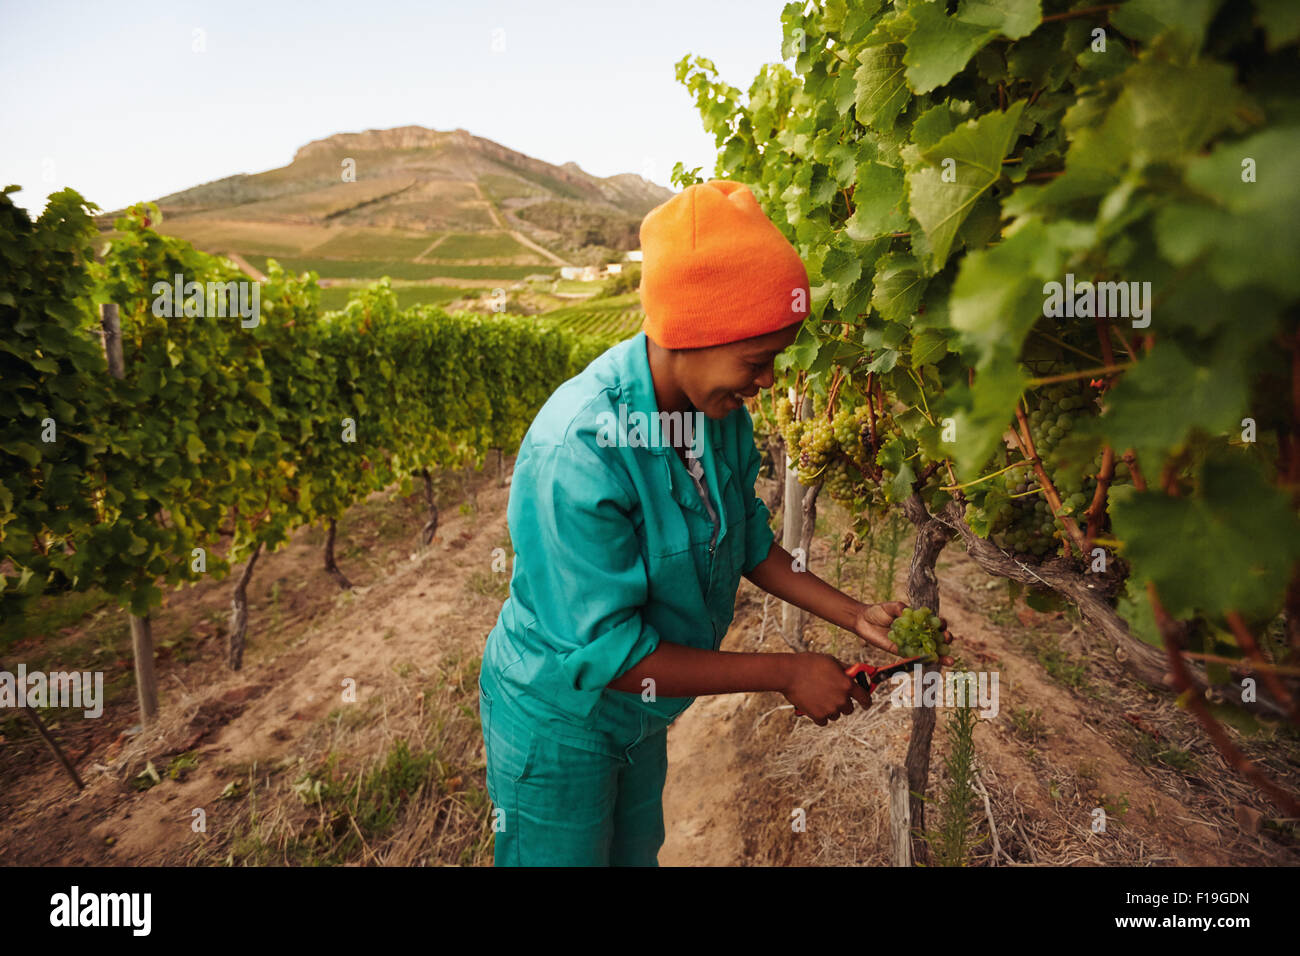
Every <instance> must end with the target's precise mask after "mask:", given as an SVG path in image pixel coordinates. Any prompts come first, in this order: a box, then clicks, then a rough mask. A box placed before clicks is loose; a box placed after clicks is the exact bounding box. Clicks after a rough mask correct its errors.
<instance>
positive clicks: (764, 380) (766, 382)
mask: <svg viewBox="0 0 1300 956" xmlns="http://www.w3.org/2000/svg"><path fill="white" fill-rule="evenodd" d="M774 381H776V375H775V374H774V369H773V367H772V366H771V365H769V366H768V367H767V368H765V369H763V374H762V375H760V376H759V377H758V381H757V383H756V384H757V385H758V387H759V388H771V387H772V383H773V382H774Z"/></svg>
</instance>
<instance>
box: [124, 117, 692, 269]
mask: <svg viewBox="0 0 1300 956" xmlns="http://www.w3.org/2000/svg"><path fill="white" fill-rule="evenodd" d="M345 177H346V178H345ZM349 178H350V179H351V180H352V181H348V179H349ZM673 195H674V193H673V192H672V191H670V190H668V189H665V188H663V187H662V186H658V185H656V184H654V183H651V182H649V181H648V180H645V179H643V178H642V177H640V176H637V175H634V174H631V173H622V174H619V175H616V176H609V177H604V178H602V177H598V176H593V175H591V174H590V173H587V172H585V171H584V170H583V169H582V168H581V167H580V166H578V164H577V163H574V162H567V163H564V164H563V165H560V166H556V165H553V164H551V163H547V162H543V161H542V160H539V159H534V158H533V157H531V156H527V155H525V154H524V153H520V152H518V151H516V150H513V149H509V148H507V147H505V146H502V145H501V144H499V143H495V142H493V141H492V140H489V139H484V138H483V137H481V136H474V135H473V134H471V133H469V132H468V131H466V130H463V129H455V130H451V131H446V132H444V131H439V130H432V129H425V128H424V127H421V126H403V127H399V128H397V129H388V130H367V131H365V132H362V133H338V134H336V135H334V136H329V137H327V138H325V139H320V140H316V141H314V142H310V143H308V144H306V145H305V146H303V147H302V148H300V149H299V150H298V151H297V153H296V154H295V155H294V158H293V161H292V162H291V163H289V164H288V165H287V166H283V167H281V168H279V169H272V170H268V171H266V172H262V173H255V174H253V175H235V176H227V177H226V178H224V179H218V180H215V181H213V182H210V183H204V184H203V185H200V186H195V187H193V188H190V189H186V190H183V191H181V192H178V193H172V194H171V195H168V196H163V197H162V198H161V199H158V200H157V203H158V205H159V208H160V209H161V211H162V214H163V217H162V218H163V225H162V227H161V228H162V231H164V232H167V233H170V234H173V235H178V236H181V237H182V238H185V239H188V240H190V241H191V242H193V243H194V244H195V245H196V246H198V247H199V248H201V249H205V250H206V251H209V252H217V253H236V254H242V255H247V256H250V257H257V256H273V257H279V258H284V257H307V258H308V259H310V260H311V261H313V262H316V261H317V260H326V261H327V263H328V261H332V260H351V261H356V260H372V261H380V260H383V261H388V262H392V261H399V262H406V263H414V264H421V263H424V264H428V265H429V266H433V265H437V264H438V263H443V264H451V263H455V264H459V265H460V266H462V267H466V266H476V267H480V268H486V267H489V266H493V265H496V266H503V267H512V268H515V269H516V271H518V270H524V271H526V268H525V267H526V266H529V265H548V266H551V267H553V266H554V265H556V264H560V263H567V262H568V261H570V259H573V260H576V261H581V260H583V259H584V255H583V254H584V253H586V254H587V255H586V256H585V258H591V256H592V255H594V254H596V253H598V252H599V253H603V252H605V251H607V250H612V251H618V250H630V249H636V248H637V247H638V246H639V242H638V230H639V227H640V223H641V219H642V218H643V217H644V216H645V214H646V213H647V212H648V211H649V210H651V209H653V208H654V207H655V206H657V205H659V204H660V203H662V202H664V201H665V200H667V199H669V198H671V197H672V196H673ZM113 218H114V214H108V215H106V216H104V217H101V224H103V225H105V226H107V225H111V222H112V219H113ZM427 271H428V269H426V270H425V272H427ZM434 271H436V270H434ZM339 272H340V274H342V275H347V274H350V273H349V270H348V268H340V270H339ZM353 272H355V270H353ZM321 274H322V275H325V274H327V273H326V272H325V271H322V272H321ZM453 274H454V273H453ZM412 277H415V276H414V274H412Z"/></svg>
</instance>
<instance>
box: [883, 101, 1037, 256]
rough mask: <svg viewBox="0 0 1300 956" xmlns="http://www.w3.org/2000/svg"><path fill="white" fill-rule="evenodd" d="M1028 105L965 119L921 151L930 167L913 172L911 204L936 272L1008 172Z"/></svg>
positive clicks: (909, 184) (909, 185) (1018, 104)
mask: <svg viewBox="0 0 1300 956" xmlns="http://www.w3.org/2000/svg"><path fill="white" fill-rule="evenodd" d="M1024 105H1025V103H1024V101H1023V100H1019V101H1017V102H1015V103H1013V104H1012V105H1011V106H1010V107H1009V108H1008V109H1007V111H1006V112H1005V113H987V114H985V115H984V116H981V117H979V118H978V119H974V120H970V121H968V122H966V123H963V124H962V125H961V126H959V127H957V128H956V129H955V130H953V131H952V132H951V133H949V134H948V135H947V136H945V137H943V138H942V139H941V140H939V141H938V142H937V143H935V144H934V145H933V146H931V147H930V148H928V149H926V150H924V151H923V152H922V153H921V159H922V160H924V161H925V165H922V166H920V167H918V168H914V169H912V170H910V171H909V172H908V174H907V189H908V204H909V207H910V209H911V211H912V215H913V216H914V217H915V218H916V221H917V222H919V223H920V224H921V227H922V229H924V230H925V234H926V237H927V239H928V240H929V243H930V247H931V250H932V253H931V255H932V262H931V263H930V265H931V268H930V271H932V272H934V271H938V270H939V269H940V268H942V267H943V264H944V263H945V262H946V261H947V259H948V253H949V251H950V250H951V249H952V244H953V240H954V239H955V238H956V236H957V230H958V228H960V226H961V224H962V222H964V221H965V219H966V216H967V215H969V214H970V211H971V209H972V208H973V207H974V205H975V202H976V200H978V199H979V198H980V196H982V195H983V194H984V193H985V192H986V191H987V190H988V189H989V188H990V187H991V186H992V185H993V184H994V183H995V182H997V181H998V178H999V177H1000V176H1001V175H1002V160H1003V159H1004V158H1005V157H1006V155H1007V153H1008V151H1009V150H1010V149H1011V146H1012V144H1013V143H1014V142H1015V128H1016V123H1017V122H1018V120H1019V119H1020V113H1021V111H1022V110H1023V109H1024ZM945 160H952V162H951V163H948V164H945V163H944V161H945ZM949 170H950V171H951V172H950V174H949V175H948V176H947V177H946V178H948V179H951V180H953V181H951V182H945V181H944V180H945V172H947V171H949Z"/></svg>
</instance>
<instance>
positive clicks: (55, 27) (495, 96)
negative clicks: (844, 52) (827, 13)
mask: <svg viewBox="0 0 1300 956" xmlns="http://www.w3.org/2000/svg"><path fill="white" fill-rule="evenodd" d="M784 6H785V0H654V2H636V0H561V2H545V0H426V2H413V0H408V2H399V0H364V2H358V0H347V2H339V0H315V2H310V3H308V2H299V3H287V2H246V0H223V2H219V3H212V2H191V0H174V2H133V0H117V2H104V3H101V2H94V0H83V2H63V0H49V2H46V0H28V2H15V0H0V185H9V184H11V183H17V184H18V185H20V186H22V187H23V189H22V192H20V193H17V194H16V195H15V196H14V199H15V201H16V202H18V203H19V204H20V205H22V206H25V207H26V208H27V209H28V210H30V211H31V212H32V213H33V215H35V214H37V213H39V212H40V211H41V210H42V209H44V207H45V197H46V196H48V195H49V194H50V193H51V192H54V191H56V190H58V189H62V188H63V187H65V186H71V187H72V188H74V189H76V190H77V191H78V192H80V193H81V194H82V195H83V196H84V197H85V198H86V199H88V200H90V201H91V202H95V203H98V204H99V206H100V207H102V209H104V210H106V211H107V210H113V209H119V208H122V207H123V206H126V205H127V204H129V203H132V202H138V201H141V200H145V199H156V198H158V197H160V196H164V195H166V194H168V193H172V192H176V191H178V190H181V189H185V188H187V187H190V186H196V185H198V184H200V183H205V182H210V181H212V180H214V179H220V178H222V177H224V176H229V175H233V174H236V173H257V172H262V171H264V170H267V169H274V168H277V167H280V166H284V165H286V164H288V163H289V162H290V161H291V160H292V159H293V154H294V152H295V151H296V150H297V149H298V147H300V146H302V145H303V144H305V143H307V142H310V141H311V140H315V139H321V138H323V137H326V136H329V135H331V134H333V133H340V132H358V131H361V130H367V129H388V128H391V127H395V126H408V125H417V126H425V127H429V128H431V129H438V130H452V129H456V128H458V127H459V128H463V129H466V130H469V131H470V132H471V133H473V134H475V135H476V136H482V137H485V138H487V139H490V140H494V141H496V142H498V143H501V144H502V145H503V146H508V147H510V148H511V149H515V150H518V151H520V152H522V153H526V154H528V155H530V156H534V157H536V158H538V159H542V160H545V161H547V162H550V163H555V164H557V165H558V164H560V163H564V162H567V161H569V160H572V161H574V162H576V163H578V165H580V166H581V167H582V168H583V169H585V170H586V171H587V172H589V173H592V174H593V175H597V176H611V175H613V174H615V173H625V172H630V173H638V174H640V175H643V176H646V178H647V179H650V180H652V181H654V182H657V183H659V184H661V185H664V186H669V185H670V184H669V182H668V176H669V173H670V172H671V171H672V167H673V163H674V162H676V161H677V160H682V161H683V162H685V163H686V164H687V166H688V167H694V166H701V167H703V169H702V170H701V174H702V175H704V176H706V177H707V176H708V175H709V174H711V173H712V170H713V160H714V157H715V156H716V149H715V147H714V144H713V138H712V136H710V135H708V134H706V133H705V132H704V131H703V128H702V127H701V124H700V118H699V114H698V113H697V112H696V110H695V106H694V103H693V101H692V98H691V96H690V94H689V93H688V92H687V90H686V88H685V87H684V86H682V85H681V84H679V83H678V82H677V81H676V79H675V78H674V76H673V64H674V63H676V62H677V61H678V60H679V59H681V57H682V56H683V55H685V54H687V53H690V54H692V55H698V56H704V57H707V58H709V59H711V60H713V62H714V63H715V65H716V66H717V67H718V71H719V73H720V74H721V78H722V79H723V80H725V81H726V82H728V83H730V84H731V85H733V86H736V87H739V88H740V89H741V91H742V92H743V91H746V90H748V88H749V84H750V82H751V81H752V80H753V78H754V75H755V74H756V73H757V72H758V69H759V67H760V66H761V65H762V64H764V63H770V62H776V61H779V60H780V59H781V49H780V47H781V20H780V12H781V9H782V8H783V7H784ZM195 31H202V32H201V33H196V32H195ZM196 46H202V47H203V50H202V51H201V52H199V51H196V49H195V47H196ZM494 47H496V49H494Z"/></svg>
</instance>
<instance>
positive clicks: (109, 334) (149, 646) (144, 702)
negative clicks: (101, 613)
mask: <svg viewBox="0 0 1300 956" xmlns="http://www.w3.org/2000/svg"><path fill="white" fill-rule="evenodd" d="M99 322H100V325H101V326H102V328H103V330H104V355H105V357H106V358H107V359H108V374H109V375H111V376H113V378H118V379H120V378H125V377H126V363H125V361H124V360H123V357H122V325H121V321H120V319H119V318H118V313H117V304H116V303H114V302H105V303H103V304H101V305H100V307H99ZM131 653H132V656H133V657H134V658H135V686H136V692H137V695H138V696H139V699H140V725H141V726H142V727H148V726H149V725H150V724H152V723H153V721H154V717H155V716H156V715H157V713H158V680H157V676H156V675H155V674H154V667H153V628H152V626H151V624H150V621H149V615H147V614H146V615H145V616H144V617H137V616H136V615H134V614H132V615H131Z"/></svg>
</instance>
